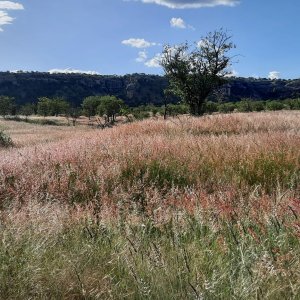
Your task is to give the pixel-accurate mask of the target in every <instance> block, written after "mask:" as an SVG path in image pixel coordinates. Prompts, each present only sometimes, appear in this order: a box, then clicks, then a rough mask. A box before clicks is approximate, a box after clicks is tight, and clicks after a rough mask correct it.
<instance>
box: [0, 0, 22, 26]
mask: <svg viewBox="0 0 300 300" xmlns="http://www.w3.org/2000/svg"><path fill="white" fill-rule="evenodd" d="M22 9H24V6H23V5H22V4H20V3H17V2H12V1H0V31H3V29H2V26H3V25H8V24H12V22H13V20H14V18H13V17H11V16H10V15H9V14H8V13H7V12H6V10H22Z"/></svg>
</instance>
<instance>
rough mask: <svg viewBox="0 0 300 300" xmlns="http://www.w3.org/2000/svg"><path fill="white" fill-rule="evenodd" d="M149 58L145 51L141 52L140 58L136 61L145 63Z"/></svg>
mask: <svg viewBox="0 0 300 300" xmlns="http://www.w3.org/2000/svg"><path fill="white" fill-rule="evenodd" d="M147 58H148V55H147V52H146V51H145V50H143V51H140V52H139V54H138V57H137V58H136V59H135V60H136V61H137V62H144V61H146V60H147Z"/></svg>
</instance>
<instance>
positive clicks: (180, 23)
mask: <svg viewBox="0 0 300 300" xmlns="http://www.w3.org/2000/svg"><path fill="white" fill-rule="evenodd" d="M170 25H171V27H176V28H181V29H185V28H186V24H185V22H184V20H183V19H181V18H172V19H171V20H170Z"/></svg>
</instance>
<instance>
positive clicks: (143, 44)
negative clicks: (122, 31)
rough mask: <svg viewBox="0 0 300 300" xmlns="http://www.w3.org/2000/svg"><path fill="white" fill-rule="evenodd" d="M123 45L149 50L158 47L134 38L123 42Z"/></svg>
mask: <svg viewBox="0 0 300 300" xmlns="http://www.w3.org/2000/svg"><path fill="white" fill-rule="evenodd" d="M122 44H123V45H126V46H131V47H134V48H149V47H152V46H156V45H157V43H153V42H148V41H146V40H145V39H134V38H131V39H128V40H124V41H122Z"/></svg>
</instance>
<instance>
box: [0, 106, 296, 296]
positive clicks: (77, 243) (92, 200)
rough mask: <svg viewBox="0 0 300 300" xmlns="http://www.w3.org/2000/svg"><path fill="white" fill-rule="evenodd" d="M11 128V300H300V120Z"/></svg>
mask: <svg viewBox="0 0 300 300" xmlns="http://www.w3.org/2000/svg"><path fill="white" fill-rule="evenodd" d="M0 127H6V131H7V132H9V133H10V135H11V137H12V139H13V141H14V142H15V143H16V145H17V147H16V148H10V149H3V150H1V152H0V154H1V156H0V204H1V211H2V215H1V224H3V226H2V227H1V228H2V229H1V231H0V235H1V238H2V240H3V245H2V250H1V253H0V255H2V258H3V261H4V263H3V265H2V269H1V270H2V271H3V270H4V271H3V274H4V275H2V278H0V279H1V280H0V281H2V284H0V289H2V290H3V295H5V297H6V298H22V297H23V298H24V297H25V298H28V297H29V298H49V297H50V298H51V297H52V298H69V299H73V298H78V299H81V298H82V299H85V298H87V299H94V298H99V299H109V298H113V299H124V298H130V299H145V298H147V297H148V298H150V299H162V298H164V299H184V298H190V299H262V298H264V299H283V298H284V297H286V298H284V299H297V297H298V296H300V284H299V282H300V281H299V280H300V274H299V272H298V270H299V267H300V260H299V254H300V253H299V237H300V230H299V228H300V223H299V221H298V218H299V213H300V202H299V199H300V185H299V176H300V150H299V149H300V131H299V130H300V112H299V111H293V112H284V111H282V112H274V113H252V114H231V115H216V116H206V117H203V118H191V117H180V118H175V119H169V120H168V121H166V122H165V121H163V120H147V121H141V122H136V123H131V124H126V125H121V126H118V127H114V128H112V129H105V130H94V129H89V128H87V127H84V126H80V127H78V128H72V127H50V126H49V127H47V126H43V127H41V126H34V125H30V124H20V123H14V122H12V121H10V122H4V121H1V122H0ZM12 247H13V248H14V249H13V248H12ZM16 249H17V250H16ZM18 249H19V250H18ZM7 251H8V252H7ZM10 251H12V253H9V252H10ZM7 253H9V254H7ZM12 259H14V260H15V261H17V262H19V263H13V262H12ZM24 260H25V261H24ZM8 270H10V272H12V275H8V274H9V273H8ZM0 274H1V272H0ZM24 276H25V279H24V278H23V277H24ZM0 277H1V275H0ZM16 280H17V281H18V282H19V283H14V284H12V281H14V282H15V281H16ZM10 284H12V285H11V286H10ZM0 294H1V293H0ZM29 294H30V296H28V295H29Z"/></svg>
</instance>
